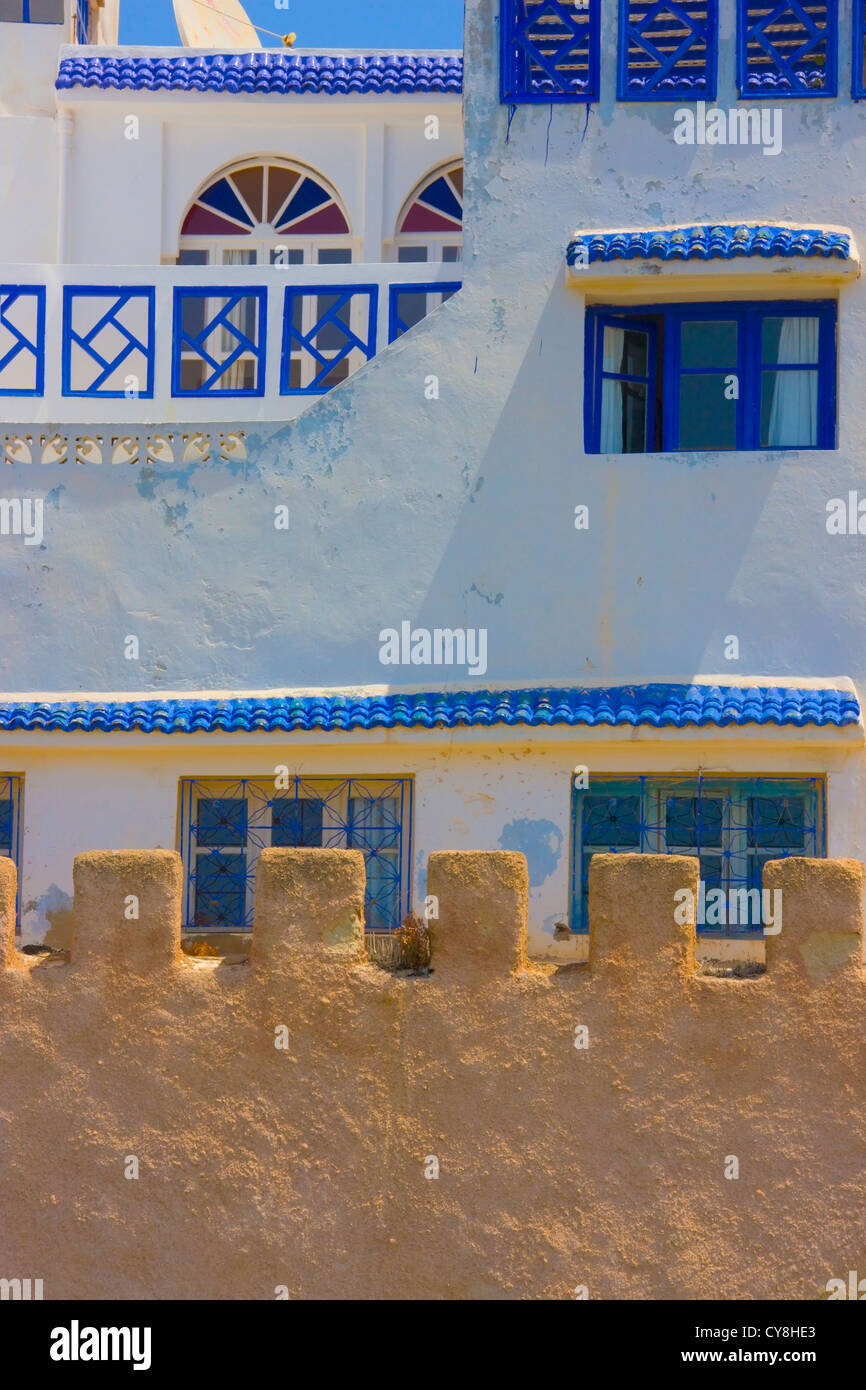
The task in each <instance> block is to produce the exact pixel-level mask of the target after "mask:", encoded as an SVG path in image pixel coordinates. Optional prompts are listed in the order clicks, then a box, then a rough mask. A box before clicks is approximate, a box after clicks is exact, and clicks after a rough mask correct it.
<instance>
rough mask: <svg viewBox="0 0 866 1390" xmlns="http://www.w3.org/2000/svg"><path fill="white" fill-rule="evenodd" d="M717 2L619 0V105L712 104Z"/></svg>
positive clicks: (711, 0) (716, 54)
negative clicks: (650, 102) (709, 102)
mask: <svg viewBox="0 0 866 1390" xmlns="http://www.w3.org/2000/svg"><path fill="white" fill-rule="evenodd" d="M718 25H719V16H718V0H694V2H693V3H689V0H662V3H659V0H620V3H619V72H618V89H617V95H618V97H619V100H620V101H696V100H699V99H702V100H705V101H714V100H715V97H716V73H717V67H718Z"/></svg>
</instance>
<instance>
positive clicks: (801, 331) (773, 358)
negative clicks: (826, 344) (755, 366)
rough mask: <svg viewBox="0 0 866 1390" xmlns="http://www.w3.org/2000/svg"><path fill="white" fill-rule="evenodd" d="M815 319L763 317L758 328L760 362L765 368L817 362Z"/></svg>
mask: <svg viewBox="0 0 866 1390" xmlns="http://www.w3.org/2000/svg"><path fill="white" fill-rule="evenodd" d="M818 325H819V320H818V319H816V318H808V317H806V316H805V315H803V316H801V315H791V316H790V317H788V318H779V319H777V318H765V319H764V321H763V324H762V327H761V361H762V362H763V363H764V365H765V366H767V367H774V366H776V365H777V364H782V363H784V364H785V365H787V366H796V365H797V364H799V363H801V362H805V363H816V364H817V361H818Z"/></svg>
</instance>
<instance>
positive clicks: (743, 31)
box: [737, 0, 839, 97]
mask: <svg viewBox="0 0 866 1390" xmlns="http://www.w3.org/2000/svg"><path fill="white" fill-rule="evenodd" d="M738 3H739V13H738V17H737V24H738V36H737V68H738V81H739V91H740V95H741V96H752V97H804V96H810V97H816V96H817V97H827V96H835V95H836V87H837V48H838V43H837V30H838V23H839V16H838V0H825V3H818V0H780V3H778V4H773V3H772V0H763V3H758V4H752V3H750V0H738Z"/></svg>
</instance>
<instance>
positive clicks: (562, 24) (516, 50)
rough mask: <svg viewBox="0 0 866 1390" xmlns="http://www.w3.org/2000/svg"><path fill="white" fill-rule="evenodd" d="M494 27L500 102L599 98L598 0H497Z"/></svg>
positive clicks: (541, 103)
mask: <svg viewBox="0 0 866 1390" xmlns="http://www.w3.org/2000/svg"><path fill="white" fill-rule="evenodd" d="M539 17H541V18H542V19H543V23H539V22H538V21H539ZM555 26H556V27H555ZM499 28H500V100H501V101H502V102H503V104H505V105H508V106H517V105H522V104H524V103H529V104H536V105H539V106H549V105H550V104H551V103H552V102H566V101H568V102H592V101H598V97H599V84H600V80H601V0H501V3H500V19H499ZM544 40H546V42H543V41H544ZM557 40H558V42H557ZM542 44H543V46H542ZM575 57H576V58H577V60H578V62H579V64H580V67H581V70H582V71H583V73H584V76H582V77H574V76H573V75H572V73H573V71H574V59H575Z"/></svg>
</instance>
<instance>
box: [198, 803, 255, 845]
mask: <svg viewBox="0 0 866 1390" xmlns="http://www.w3.org/2000/svg"><path fill="white" fill-rule="evenodd" d="M246 838H247V803H246V800H245V799H244V798H243V797H207V798H206V797H200V798H199V802H198V812H197V816H196V841H197V843H198V844H199V845H236V846H238V847H243V846H244V845H245V844H246Z"/></svg>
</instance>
